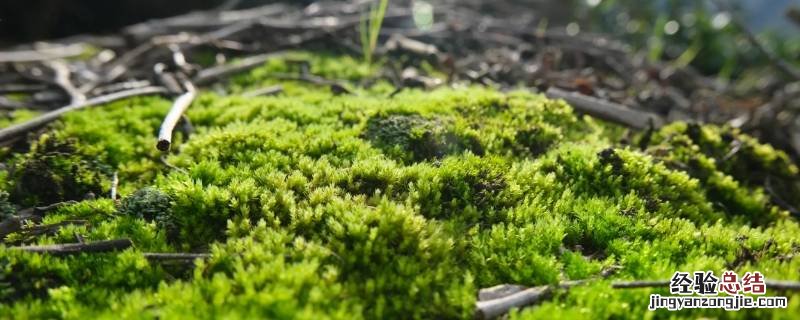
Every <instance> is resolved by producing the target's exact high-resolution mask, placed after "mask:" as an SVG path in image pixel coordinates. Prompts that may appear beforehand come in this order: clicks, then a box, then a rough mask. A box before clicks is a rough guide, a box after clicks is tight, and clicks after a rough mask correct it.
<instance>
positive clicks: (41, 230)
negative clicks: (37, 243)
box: [19, 220, 89, 236]
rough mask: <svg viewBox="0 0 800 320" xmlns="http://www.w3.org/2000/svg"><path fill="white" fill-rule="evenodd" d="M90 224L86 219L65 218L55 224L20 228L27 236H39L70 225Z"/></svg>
mask: <svg viewBox="0 0 800 320" xmlns="http://www.w3.org/2000/svg"><path fill="white" fill-rule="evenodd" d="M86 224H89V221H86V220H64V221H61V222H57V223H53V224H45V225H37V226H32V227H28V228H22V229H20V230H19V232H20V233H24V234H25V235H26V236H38V235H41V234H47V233H54V232H56V231H58V229H61V227H64V226H70V225H86Z"/></svg>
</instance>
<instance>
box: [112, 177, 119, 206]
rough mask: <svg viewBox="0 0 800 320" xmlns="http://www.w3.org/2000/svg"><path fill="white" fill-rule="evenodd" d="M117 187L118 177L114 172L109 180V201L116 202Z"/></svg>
mask: <svg viewBox="0 0 800 320" xmlns="http://www.w3.org/2000/svg"><path fill="white" fill-rule="evenodd" d="M117 186H119V175H118V174H117V172H116V171H114V176H113V177H112V178H111V200H114V201H116V200H117Z"/></svg>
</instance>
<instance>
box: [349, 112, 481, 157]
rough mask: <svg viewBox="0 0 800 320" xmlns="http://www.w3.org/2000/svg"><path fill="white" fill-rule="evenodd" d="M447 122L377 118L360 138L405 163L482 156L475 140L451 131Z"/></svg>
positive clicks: (409, 118)
mask: <svg viewBox="0 0 800 320" xmlns="http://www.w3.org/2000/svg"><path fill="white" fill-rule="evenodd" d="M449 127H450V125H449V123H448V122H447V120H444V119H425V118H423V117H421V116H419V115H399V114H396V115H387V116H383V115H379V116H375V117H372V118H370V119H369V121H367V129H366V132H365V133H364V136H365V137H366V138H367V139H369V140H370V141H371V142H373V143H375V145H376V146H377V147H379V148H381V149H382V150H384V152H386V153H387V154H388V155H390V156H392V157H394V158H396V159H398V160H401V161H407V162H419V161H426V160H433V159H441V158H443V157H445V156H447V155H452V154H458V153H462V152H464V151H467V150H469V151H470V152H472V153H473V154H477V155H482V154H483V153H484V151H483V147H482V146H481V144H480V142H479V140H478V139H477V137H475V136H470V135H459V134H458V133H456V132H454V131H452V130H451V129H450V128H449Z"/></svg>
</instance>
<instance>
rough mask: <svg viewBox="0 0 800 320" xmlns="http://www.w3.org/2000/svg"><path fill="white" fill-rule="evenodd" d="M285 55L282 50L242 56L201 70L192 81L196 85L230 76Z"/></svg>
mask: <svg viewBox="0 0 800 320" xmlns="http://www.w3.org/2000/svg"><path fill="white" fill-rule="evenodd" d="M283 55H285V53H284V52H274V53H267V54H260V55H256V56H251V57H247V58H244V59H242V60H239V61H236V62H233V63H230V64H226V65H222V66H217V67H211V68H208V69H204V70H201V71H200V72H198V73H197V76H195V77H194V79H192V82H193V83H195V84H197V85H205V84H208V83H211V82H214V81H218V80H220V79H224V78H227V77H230V76H231V75H233V74H237V73H240V72H244V71H247V70H250V69H253V68H256V67H259V66H261V65H263V64H264V63H265V62H267V61H269V60H270V59H274V58H276V57H280V56H283Z"/></svg>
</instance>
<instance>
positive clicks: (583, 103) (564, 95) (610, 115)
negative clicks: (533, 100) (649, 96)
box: [545, 87, 664, 129]
mask: <svg viewBox="0 0 800 320" xmlns="http://www.w3.org/2000/svg"><path fill="white" fill-rule="evenodd" d="M545 95H547V97H548V98H551V99H563V100H564V101H566V102H567V103H569V104H570V105H571V106H572V107H573V108H575V110H577V111H580V112H583V113H586V114H589V115H591V116H594V117H597V118H600V119H603V120H607V121H611V122H615V123H619V124H622V125H626V126H628V127H631V128H636V129H647V128H648V126H649V125H650V123H651V121H652V124H653V126H654V127H656V128H658V127H660V126H662V125H663V124H664V120H663V119H662V118H661V117H659V116H658V115H655V114H653V113H650V112H645V111H640V110H635V109H631V108H628V107H626V106H623V105H621V104H617V103H613V102H610V101H605V100H601V99H598V98H595V97H590V96H587V95H584V94H581V93H578V92H567V91H564V90H561V89H558V88H555V87H551V88H549V89H547V93H545Z"/></svg>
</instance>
